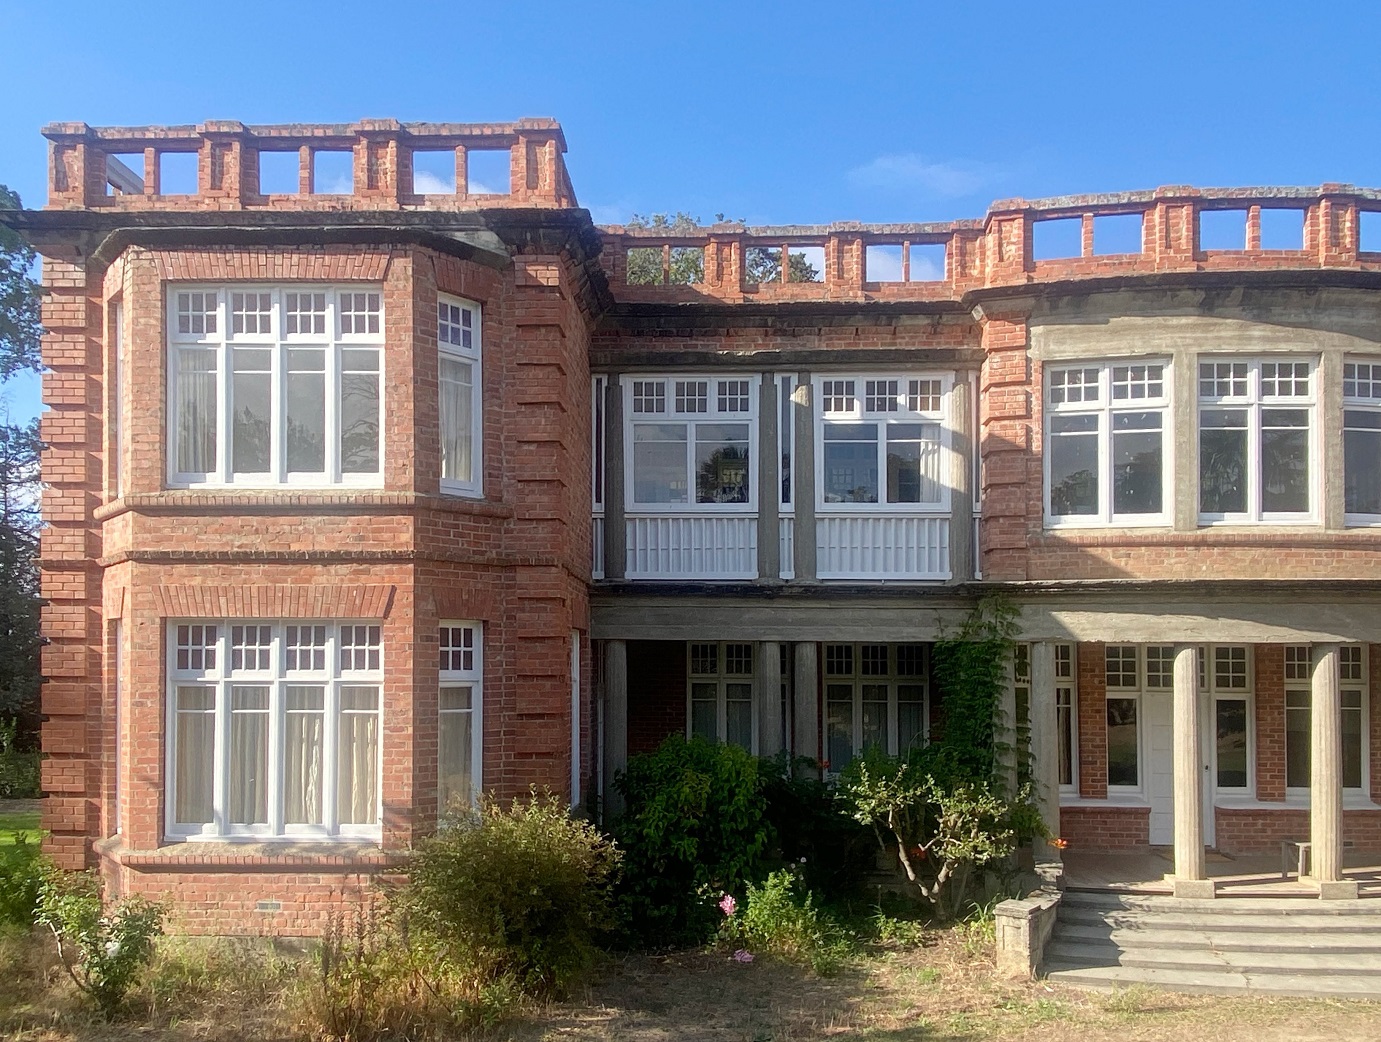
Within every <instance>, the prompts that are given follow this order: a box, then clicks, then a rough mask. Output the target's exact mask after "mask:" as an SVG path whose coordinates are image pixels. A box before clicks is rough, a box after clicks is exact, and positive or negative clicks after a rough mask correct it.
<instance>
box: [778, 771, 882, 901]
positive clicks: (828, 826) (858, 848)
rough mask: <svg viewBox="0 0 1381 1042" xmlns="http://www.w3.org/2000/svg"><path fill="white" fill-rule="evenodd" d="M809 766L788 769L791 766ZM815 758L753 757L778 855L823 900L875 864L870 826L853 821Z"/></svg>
mask: <svg viewBox="0 0 1381 1042" xmlns="http://www.w3.org/2000/svg"><path fill="white" fill-rule="evenodd" d="M802 766H805V767H808V768H809V770H799V769H798V770H793V767H796V768H799V767H802ZM815 767H816V762H815V761H814V760H812V759H810V758H809V757H797V759H796V761H795V762H794V763H793V762H792V761H791V759H790V758H789V757H788V756H787V755H786V754H785V753H781V754H778V755H777V756H775V757H772V758H770V759H764V760H761V761H760V762H759V768H760V770H761V772H762V776H763V795H764V797H765V798H766V800H767V820H768V823H769V824H770V825H771V826H772V830H773V833H774V835H775V837H776V846H777V853H778V855H779V856H780V858H781V860H782V861H783V862H784V863H786V864H788V865H794V866H799V867H798V868H797V869H796V870H797V871H799V872H800V875H801V877H802V880H803V881H804V883H805V885H806V886H807V887H808V888H809V889H810V890H811V891H812V892H813V893H816V894H819V895H820V896H821V897H822V898H824V899H825V900H827V901H832V900H838V899H841V898H846V897H851V896H853V895H854V894H855V893H857V891H858V888H859V886H860V884H861V883H862V881H863V878H864V877H865V876H866V875H867V873H868V872H870V871H872V869H873V867H874V864H875V857H876V850H877V844H876V840H875V838H874V836H873V831H872V829H870V828H869V827H868V826H866V825H864V824H861V823H860V822H858V821H856V820H855V819H854V817H853V816H852V815H851V814H850V813H849V805H848V804H846V803H845V802H844V801H843V800H841V799H839V798H838V796H837V794H836V793H835V790H834V787H833V786H832V785H829V784H827V783H825V782H823V781H821V780H820V779H819V777H817V772H816V770H815Z"/></svg>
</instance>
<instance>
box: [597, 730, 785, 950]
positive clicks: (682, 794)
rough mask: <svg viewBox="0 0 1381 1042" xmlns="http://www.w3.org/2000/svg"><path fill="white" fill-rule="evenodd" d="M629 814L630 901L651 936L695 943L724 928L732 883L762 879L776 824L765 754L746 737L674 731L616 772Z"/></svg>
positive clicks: (640, 933) (624, 842)
mask: <svg viewBox="0 0 1381 1042" xmlns="http://www.w3.org/2000/svg"><path fill="white" fill-rule="evenodd" d="M614 784H615V786H616V787H617V788H618V790H619V792H620V793H622V794H623V798H624V806H625V810H624V814H623V817H622V818H620V819H619V820H618V821H617V822H615V823H614V836H615V838H616V839H617V840H618V843H619V846H620V847H621V848H622V849H623V852H624V874H623V883H622V887H621V889H620V895H619V898H620V909H621V911H622V912H623V916H624V921H625V923H626V926H627V929H628V931H629V933H630V935H631V937H632V939H634V940H636V941H640V942H642V943H644V944H655V945H668V944H673V945H674V944H694V943H700V942H703V941H707V940H709V939H710V938H711V937H713V936H714V933H715V928H716V926H717V924H718V919H719V913H718V912H717V911H716V910H715V907H714V902H715V901H716V900H717V899H718V897H719V895H720V894H721V893H723V892H729V893H732V892H734V891H739V892H742V890H743V887H744V886H745V884H747V883H748V882H749V881H750V880H755V879H761V878H762V875H763V873H764V858H765V855H766V854H767V851H768V848H769V846H770V843H771V838H772V829H771V826H770V825H769V824H768V821H767V817H766V807H767V805H766V801H765V800H764V798H763V793H762V779H761V776H760V775H759V773H758V761H757V760H755V759H754V758H753V757H752V756H750V755H749V754H748V753H746V752H744V751H743V750H742V749H740V748H739V747H738V746H734V745H715V744H712V743H710V742H707V741H705V740H704V739H703V738H692V739H691V740H690V741H686V740H685V739H684V738H680V737H677V736H673V737H671V738H668V739H667V740H666V741H665V742H663V743H662V745H661V746H660V747H659V748H658V749H657V750H656V751H655V752H652V753H645V754H643V755H641V756H634V757H632V758H631V759H630V760H629V761H628V770H627V771H625V772H624V773H623V774H620V775H619V776H618V777H617V778H615V780H614Z"/></svg>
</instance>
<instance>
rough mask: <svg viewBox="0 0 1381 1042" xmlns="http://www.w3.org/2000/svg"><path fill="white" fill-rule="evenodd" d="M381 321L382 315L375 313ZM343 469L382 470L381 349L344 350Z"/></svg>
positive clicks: (341, 414) (341, 410) (342, 394)
mask: <svg viewBox="0 0 1381 1042" xmlns="http://www.w3.org/2000/svg"><path fill="white" fill-rule="evenodd" d="M373 320H374V321H376V322H377V321H378V316H377V315H375V316H373ZM340 469H341V472H342V473H345V474H377V473H378V472H379V352H377V351H373V350H368V349H364V348H345V349H343V350H342V351H341V374H340Z"/></svg>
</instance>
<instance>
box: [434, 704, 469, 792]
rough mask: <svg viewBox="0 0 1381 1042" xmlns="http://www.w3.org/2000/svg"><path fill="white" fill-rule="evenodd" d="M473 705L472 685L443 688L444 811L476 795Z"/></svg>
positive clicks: (441, 785)
mask: <svg viewBox="0 0 1381 1042" xmlns="http://www.w3.org/2000/svg"><path fill="white" fill-rule="evenodd" d="M470 705H471V702H470V688H468V687H444V688H442V689H441V720H440V733H439V735H438V743H437V744H438V749H437V760H438V766H439V768H440V771H439V776H438V779H437V801H438V805H439V807H440V809H441V812H442V813H443V814H444V813H446V811H447V809H449V808H450V807H452V806H453V805H460V806H464V807H468V806H469V805H470V804H471V802H472V801H473V799H474V791H473V787H472V784H471V780H470V775H471V766H472V764H473V759H472V755H471V750H472V748H473V746H472V744H471V742H472V738H473V731H472V728H473V726H474V721H473V711H472V710H471V708H470Z"/></svg>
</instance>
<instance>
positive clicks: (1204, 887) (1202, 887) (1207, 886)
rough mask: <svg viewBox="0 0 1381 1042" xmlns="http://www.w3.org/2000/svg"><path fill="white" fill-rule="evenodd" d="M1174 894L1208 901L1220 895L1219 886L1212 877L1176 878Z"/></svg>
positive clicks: (1194, 899)
mask: <svg viewBox="0 0 1381 1042" xmlns="http://www.w3.org/2000/svg"><path fill="white" fill-rule="evenodd" d="M1174 894H1175V896H1176V897H1184V898H1188V899H1190V900H1193V901H1208V900H1211V899H1213V898H1214V897H1216V896H1217V895H1218V888H1217V885H1216V884H1215V883H1214V882H1213V880H1211V879H1176V880H1175V891H1174Z"/></svg>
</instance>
